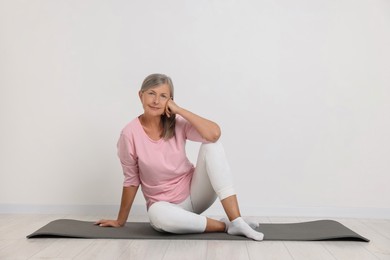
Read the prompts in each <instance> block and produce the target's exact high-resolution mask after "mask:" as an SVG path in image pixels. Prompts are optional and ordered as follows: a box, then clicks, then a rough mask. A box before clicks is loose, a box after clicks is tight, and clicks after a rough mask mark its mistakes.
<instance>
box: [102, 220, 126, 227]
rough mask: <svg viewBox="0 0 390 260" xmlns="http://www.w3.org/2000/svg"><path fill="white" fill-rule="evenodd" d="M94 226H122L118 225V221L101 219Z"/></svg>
mask: <svg viewBox="0 0 390 260" xmlns="http://www.w3.org/2000/svg"><path fill="white" fill-rule="evenodd" d="M95 225H99V227H121V226H122V225H121V224H119V222H118V220H112V219H101V220H99V221H96V222H95Z"/></svg>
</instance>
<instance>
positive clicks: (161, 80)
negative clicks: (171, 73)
mask: <svg viewBox="0 0 390 260" xmlns="http://www.w3.org/2000/svg"><path fill="white" fill-rule="evenodd" d="M163 84H167V85H168V87H169V90H170V92H171V93H170V94H171V98H172V99H173V93H174V88H173V83H172V80H171V78H170V77H168V76H167V75H164V74H157V73H156V74H151V75H149V76H147V77H146V78H145V79H144V81H143V82H142V86H141V92H145V91H147V90H149V89H152V88H155V87H157V86H160V85H163ZM161 121H162V124H163V131H162V133H161V136H160V137H162V138H164V139H165V140H168V139H170V138H171V137H173V136H175V123H176V115H174V114H171V116H170V117H167V115H166V114H163V115H161Z"/></svg>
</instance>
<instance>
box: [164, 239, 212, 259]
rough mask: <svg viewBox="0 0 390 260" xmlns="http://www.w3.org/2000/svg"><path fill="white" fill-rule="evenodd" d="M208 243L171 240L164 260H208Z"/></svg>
mask: <svg viewBox="0 0 390 260" xmlns="http://www.w3.org/2000/svg"><path fill="white" fill-rule="evenodd" d="M206 255H207V241H204V240H171V243H169V246H168V248H167V251H166V252H165V254H164V257H163V258H162V259H164V260H175V259H177V260H199V259H206Z"/></svg>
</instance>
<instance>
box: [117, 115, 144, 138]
mask: <svg viewBox="0 0 390 260" xmlns="http://www.w3.org/2000/svg"><path fill="white" fill-rule="evenodd" d="M139 128H140V121H139V118H138V117H136V118H134V119H133V120H131V121H130V122H129V123H127V124H126V125H125V127H123V129H122V131H121V135H125V136H127V137H129V136H132V135H133V134H134V133H136V132H138V131H139Z"/></svg>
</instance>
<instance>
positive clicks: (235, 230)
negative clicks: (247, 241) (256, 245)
mask: <svg viewBox="0 0 390 260" xmlns="http://www.w3.org/2000/svg"><path fill="white" fill-rule="evenodd" d="M227 233H228V234H230V235H239V236H246V237H247V238H251V239H253V240H257V241H260V240H263V238H264V234H263V233H260V232H257V231H256V230H254V229H252V228H251V227H250V226H249V225H248V224H247V223H246V222H245V221H244V220H243V219H242V218H241V217H238V218H236V219H235V220H233V221H232V222H230V224H229V225H228V229H227Z"/></svg>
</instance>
